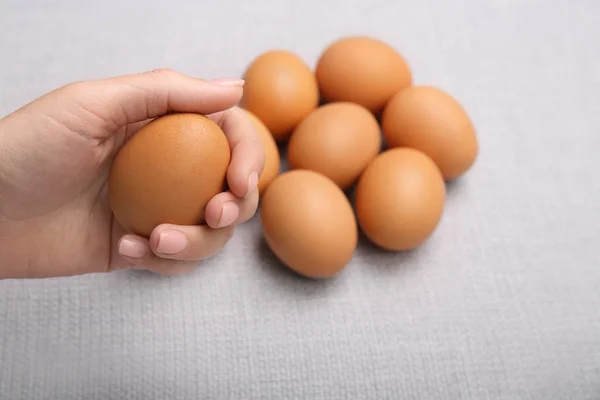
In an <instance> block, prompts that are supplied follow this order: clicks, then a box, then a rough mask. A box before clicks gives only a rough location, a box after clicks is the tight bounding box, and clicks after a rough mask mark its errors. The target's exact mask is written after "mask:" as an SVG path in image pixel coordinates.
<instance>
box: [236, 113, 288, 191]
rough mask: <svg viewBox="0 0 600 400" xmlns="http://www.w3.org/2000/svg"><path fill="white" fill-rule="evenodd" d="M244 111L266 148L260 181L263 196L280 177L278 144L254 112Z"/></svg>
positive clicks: (259, 187)
mask: <svg viewBox="0 0 600 400" xmlns="http://www.w3.org/2000/svg"><path fill="white" fill-rule="evenodd" d="M244 111H246V115H248V118H249V119H250V121H252V124H253V125H254V129H256V131H257V132H258V134H259V135H260V139H261V140H262V144H263V147H264V148H265V168H264V170H263V172H262V174H261V175H260V178H259V180H258V192H259V194H260V195H261V196H262V194H263V193H264V191H265V190H266V189H267V187H268V186H269V184H270V183H271V182H272V181H273V179H275V177H276V176H277V175H279V170H280V168H281V157H280V155H279V149H278V148H277V143H275V140H274V139H273V136H271V132H269V130H268V129H267V127H266V126H265V124H263V123H262V121H261V120H259V119H258V117H257V116H256V115H254V114H253V113H252V112H250V111H248V110H244Z"/></svg>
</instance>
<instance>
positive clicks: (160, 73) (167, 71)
mask: <svg viewBox="0 0 600 400" xmlns="http://www.w3.org/2000/svg"><path fill="white" fill-rule="evenodd" d="M150 74H152V75H154V76H157V77H161V78H162V77H165V78H169V79H171V78H173V77H175V76H176V75H178V73H177V72H176V71H175V70H174V69H172V68H158V69H155V70H152V71H150Z"/></svg>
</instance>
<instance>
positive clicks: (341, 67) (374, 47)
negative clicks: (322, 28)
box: [316, 37, 412, 114]
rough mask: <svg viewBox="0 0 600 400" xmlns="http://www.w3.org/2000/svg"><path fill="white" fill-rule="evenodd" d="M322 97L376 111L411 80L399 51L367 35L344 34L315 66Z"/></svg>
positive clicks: (408, 70)
mask: <svg viewBox="0 0 600 400" xmlns="http://www.w3.org/2000/svg"><path fill="white" fill-rule="evenodd" d="M316 76H317V81H318V84H319V89H320V92H321V96H322V97H323V99H324V100H325V101H328V102H333V101H350V102H353V103H357V104H360V105H362V106H364V107H366V108H368V109H369V110H371V111H372V112H374V113H376V114H377V113H379V112H380V111H381V110H382V109H383V107H384V106H385V104H386V103H387V101H388V100H389V99H390V98H391V97H392V96H393V95H394V94H395V93H396V92H398V91H399V90H401V89H404V88H406V87H408V86H410V85H411V84H412V73H411V71H410V68H409V66H408V64H407V63H406V61H405V60H404V58H403V57H402V55H400V54H399V53H398V52H397V51H396V50H395V49H394V48H392V47H391V46H389V45H388V44H386V43H384V42H382V41H380V40H378V39H374V38H370V37H346V38H342V39H339V40H337V41H335V42H334V43H332V44H331V45H330V46H329V47H327V48H326V49H325V51H324V52H323V53H322V54H321V56H320V58H319V60H318V62H317V68H316Z"/></svg>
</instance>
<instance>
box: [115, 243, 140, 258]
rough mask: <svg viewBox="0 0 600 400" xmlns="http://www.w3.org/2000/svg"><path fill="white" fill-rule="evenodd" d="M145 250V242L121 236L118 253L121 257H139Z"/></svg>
mask: <svg viewBox="0 0 600 400" xmlns="http://www.w3.org/2000/svg"><path fill="white" fill-rule="evenodd" d="M146 252H147V247H146V244H145V243H142V242H141V241H138V240H135V239H129V238H123V239H122V240H121V241H120V242H119V254H120V255H122V256H123V257H129V258H141V257H143V256H144V255H145V254H146Z"/></svg>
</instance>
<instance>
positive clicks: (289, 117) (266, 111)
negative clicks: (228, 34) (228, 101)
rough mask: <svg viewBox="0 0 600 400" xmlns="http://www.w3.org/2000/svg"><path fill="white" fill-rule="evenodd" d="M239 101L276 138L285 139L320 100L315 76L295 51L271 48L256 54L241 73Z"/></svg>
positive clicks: (278, 139) (277, 139)
mask: <svg viewBox="0 0 600 400" xmlns="http://www.w3.org/2000/svg"><path fill="white" fill-rule="evenodd" d="M244 80H245V81H246V83H245V85H244V95H243V97H242V100H241V102H240V105H241V106H242V107H243V108H245V109H247V110H249V111H250V112H252V113H253V114H254V115H256V116H257V117H258V118H259V119H260V120H261V121H262V122H263V123H264V124H265V126H266V127H267V129H268V130H269V131H270V132H271V134H272V135H273V137H274V138H275V140H276V141H284V140H286V139H287V138H288V136H289V134H290V133H291V132H292V130H293V129H294V128H295V127H296V125H297V124H298V123H299V122H300V121H301V120H302V119H303V118H304V117H305V116H307V115H308V114H309V113H310V112H311V111H312V110H314V109H315V108H316V107H317V106H318V104H319V90H318V87H317V80H316V78H315V75H314V73H313V71H312V70H311V69H310V68H309V66H308V65H307V64H306V63H305V62H304V61H303V60H302V59H301V58H300V57H299V56H298V55H296V54H294V53H292V52H289V51H285V50H271V51H268V52H266V53H263V54H261V55H260V56H258V57H257V58H256V59H255V60H254V61H252V63H251V64H250V66H249V67H248V69H247V70H246V72H245V74H244Z"/></svg>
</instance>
